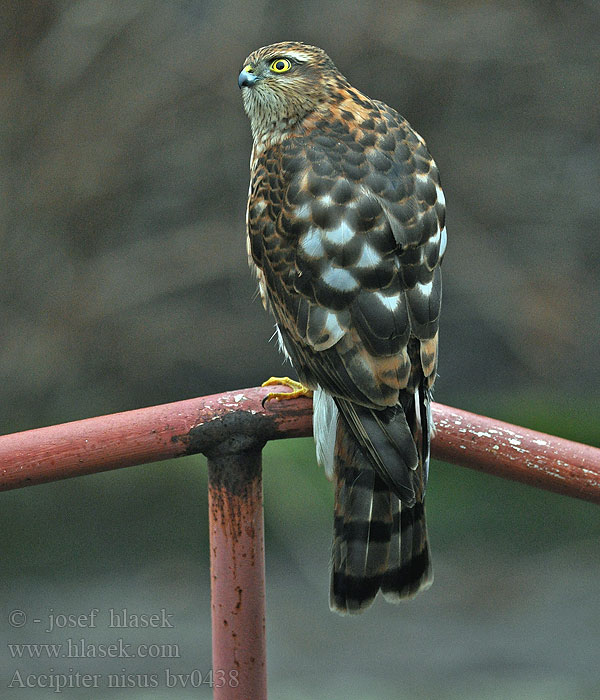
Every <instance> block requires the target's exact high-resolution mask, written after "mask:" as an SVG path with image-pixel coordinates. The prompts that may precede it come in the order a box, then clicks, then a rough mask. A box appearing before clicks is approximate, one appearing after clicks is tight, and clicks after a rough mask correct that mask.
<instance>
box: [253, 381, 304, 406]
mask: <svg viewBox="0 0 600 700" xmlns="http://www.w3.org/2000/svg"><path fill="white" fill-rule="evenodd" d="M274 384H283V386H289V388H290V389H291V390H292V391H272V392H270V393H269V394H267V395H266V396H265V398H264V399H263V400H262V405H263V406H264V405H265V403H266V402H267V401H270V400H271V399H275V400H276V401H287V400H288V399H297V398H298V397H299V396H312V394H313V393H312V390H311V389H309V388H308V387H306V386H304V384H301V383H300V382H297V381H296V380H295V379H290V378H289V377H271V378H270V379H267V381H266V382H263V383H262V384H261V386H273V385H274Z"/></svg>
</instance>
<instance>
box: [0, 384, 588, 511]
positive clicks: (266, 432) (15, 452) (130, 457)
mask: <svg viewBox="0 0 600 700" xmlns="http://www.w3.org/2000/svg"><path fill="white" fill-rule="evenodd" d="M274 389H275V387H269V389H266V388H264V389H263V388H253V389H240V390H239V391H231V392H227V393H224V394H218V395H215V396H205V397H202V398H199V399H189V400H187V401H179V402H177V403H171V404H164V405H162V406H152V407H150V408H141V409H138V410H135V411H127V412H125V413H115V414H112V415H109V416H100V417H98V418H88V419H86V420H82V421H75V422H74V423H65V424H63V425H55V426H52V427H49V428H38V429H36V430H28V431H26V432H22V433H15V434H13V435H4V436H1V437H0V490H6V489H11V488H20V487H22V486H29V485H33V484H39V483H44V482H47V481H55V480H57V479H66V478H68V477H71V476H80V475H83V474H91V473H94V472H100V471H105V470H107V469H118V468H120V467H127V466H132V465H134V464H144V463H147V462H154V461H157V460H161V459H168V458H170V457H179V456H182V455H186V454H194V453H197V452H205V451H206V450H208V449H210V447H211V446H212V445H214V444H219V442H220V441H222V440H225V439H227V438H228V435H230V434H231V432H232V427H234V428H235V429H236V430H240V429H241V430H242V431H245V432H246V433H247V434H252V435H255V436H258V437H259V438H260V439H263V440H275V439H278V438H285V437H303V436H308V435H310V434H311V413H312V406H311V402H310V400H309V399H306V398H299V399H294V400H291V401H281V402H274V401H271V402H269V403H268V404H267V405H266V407H265V408H264V409H263V407H262V406H261V401H262V399H263V398H264V396H265V395H266V394H267V393H268V391H269V390H271V391H272V390H274ZM433 415H434V419H435V422H436V425H437V429H436V434H435V436H434V438H433V440H432V453H433V456H434V457H436V458H438V459H443V460H445V461H447V462H452V463H454V464H460V465H464V466H467V467H471V468H472V469H478V470H480V471H485V472H489V473H490V474H496V475H497V476H503V477H505V478H507V479H513V480H515V481H522V482H524V483H527V484H532V485H534V486H537V487H539V488H544V489H548V490H550V491H556V492H557V493H562V494H565V495H568V496H574V497H576V498H583V499H585V500H588V501H593V502H595V503H600V449H598V448H596V447H591V446H589V445H583V444H580V443H576V442H571V441H570V440H564V439H562V438H557V437H554V436H552V435H546V434H545V433H539V432H536V431H533V430H528V429H527V428H521V427H519V426H515V425H510V424H509V423H503V422H501V421H497V420H495V419H492V418H486V417H485V416H478V415H476V414H474V413H469V412H467V411H461V410H459V409H456V408H450V407H448V406H443V405H441V404H433ZM235 426H237V427H235Z"/></svg>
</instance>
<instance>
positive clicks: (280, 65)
mask: <svg viewBox="0 0 600 700" xmlns="http://www.w3.org/2000/svg"><path fill="white" fill-rule="evenodd" d="M291 67H292V63H291V61H288V60H287V58H277V59H276V60H275V61H273V63H271V70H272V71H273V73H286V72H287V71H288V70H289V69H290V68H291Z"/></svg>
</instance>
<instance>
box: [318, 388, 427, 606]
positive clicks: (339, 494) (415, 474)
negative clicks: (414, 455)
mask: <svg viewBox="0 0 600 700" xmlns="http://www.w3.org/2000/svg"><path fill="white" fill-rule="evenodd" d="M336 403H338V402H337V401H336ZM338 406H339V408H340V409H341V411H342V414H343V415H346V414H347V410H346V409H347V406H346V407H344V406H342V405H340V404H339V403H338ZM353 408H355V407H353ZM361 410H362V409H361ZM365 410H368V409H365ZM359 414H360V411H359ZM400 421H402V422H403V426H406V428H407V429H408V424H407V419H406V417H405V415H404V413H403V412H402V411H400V414H399V415H398V416H397V422H400ZM410 422H411V423H412V422H413V421H410ZM419 422H420V421H419ZM424 427H425V430H427V431H428V430H429V425H426V426H424ZM388 428H389V425H388V426H387V427H385V426H384V429H383V430H381V431H379V433H377V431H376V434H373V430H372V425H371V426H370V430H369V436H368V437H369V440H370V442H371V445H372V446H374V447H375V448H377V447H378V443H381V441H388V443H389V439H390V430H389V429H388ZM396 428H398V426H396ZM411 428H412V429H411V433H412V434H413V435H415V434H416V432H417V431H415V428H414V425H413V426H411ZM419 428H420V426H419ZM354 432H355V430H354V429H352V430H351V429H349V426H348V424H347V422H346V420H345V418H343V417H342V416H341V415H340V416H339V417H338V418H337V432H336V439H335V450H334V455H333V467H334V473H335V479H336V491H335V521H334V537H333V556H332V575H331V590H330V607H331V609H332V610H335V611H336V612H339V613H341V614H347V613H359V612H362V611H363V610H364V609H365V608H367V607H368V606H369V605H370V604H371V603H372V602H373V599H374V598H375V596H376V595H377V592H378V591H379V590H381V591H382V593H383V595H384V596H385V598H386V600H388V601H390V602H398V601H400V600H402V599H405V598H410V597H412V596H414V595H416V594H417V593H418V592H419V591H421V590H424V589H426V588H428V587H429V586H430V585H431V583H432V581H433V574H432V567H431V560H430V557H429V545H428V542H427V528H426V524H425V509H424V506H423V491H424V480H425V478H426V474H425V470H426V466H427V464H426V463H424V462H426V461H427V460H428V454H426V455H424V454H422V453H421V450H420V449H419V453H420V454H419V461H418V464H417V465H415V466H414V468H413V469H410V470H409V471H410V474H409V476H411V477H412V478H413V482H412V483H413V486H414V493H415V497H414V498H413V499H411V500H413V501H414V505H412V506H407V505H405V503H401V502H400V500H399V499H398V496H397V495H396V494H395V493H394V491H392V490H391V489H390V485H389V483H386V481H384V479H383V478H382V475H381V474H380V473H379V470H377V471H376V470H375V469H374V468H373V464H372V460H371V459H370V458H368V457H367V456H366V454H367V453H368V451H367V450H365V449H364V447H363V448H362V449H361V446H360V444H359V441H358V440H357V438H356V437H355V434H354ZM391 432H392V434H393V431H391ZM416 442H421V441H420V440H416ZM425 443H427V444H428V441H423V443H422V444H423V445H424V444H425ZM388 447H389V445H388ZM419 447H420V446H419ZM386 476H387V474H386Z"/></svg>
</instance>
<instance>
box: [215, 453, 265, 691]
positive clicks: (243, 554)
mask: <svg viewBox="0 0 600 700" xmlns="http://www.w3.org/2000/svg"><path fill="white" fill-rule="evenodd" d="M208 478H209V482H208V500H209V526H210V575H211V602H212V649H213V680H214V687H213V697H214V698H215V700H237V699H240V700H241V699H242V698H243V699H244V700H248V698H252V700H266V697H267V663H266V635H265V552H264V535H263V504H262V473H261V451H260V449H258V450H257V449H256V447H254V449H250V450H249V451H243V452H241V451H240V452H236V453H233V454H231V453H230V454H218V455H210V456H209V458H208Z"/></svg>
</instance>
